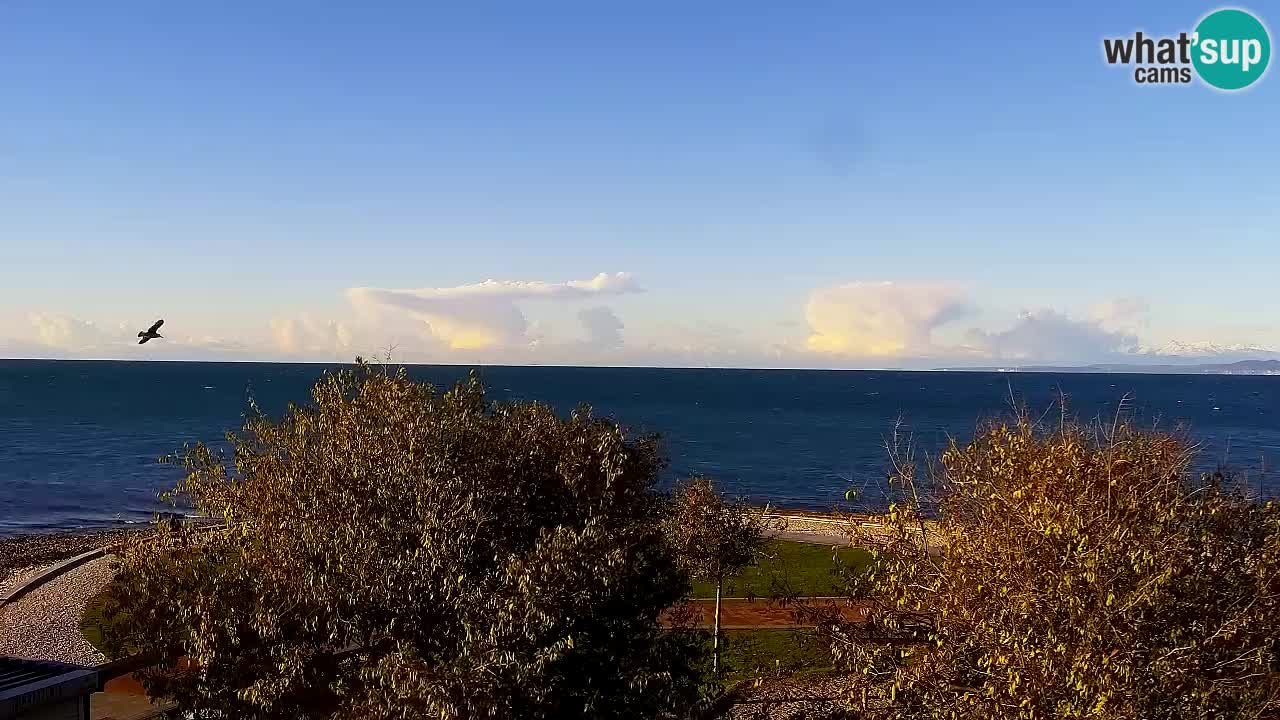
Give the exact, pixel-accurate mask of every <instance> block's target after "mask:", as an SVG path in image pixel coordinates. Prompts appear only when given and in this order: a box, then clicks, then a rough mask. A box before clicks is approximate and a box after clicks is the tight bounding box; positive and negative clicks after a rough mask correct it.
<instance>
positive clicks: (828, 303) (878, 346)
mask: <svg viewBox="0 0 1280 720" xmlns="http://www.w3.org/2000/svg"><path fill="white" fill-rule="evenodd" d="M967 310H968V303H967V302H965V300H964V296H963V294H962V293H961V292H960V291H958V290H956V289H955V288H952V287H949V286H945V285H932V284H924V283H894V282H852V283H846V284H843V285H834V286H830V287H823V288H818V289H816V290H814V291H813V292H812V293H810V295H809V301H808V303H807V304H806V305H805V309H804V314H805V319H806V320H807V321H808V323H809V331H810V334H809V337H808V339H807V340H806V342H805V347H806V348H807V349H808V350H810V351H812V352H818V353H828V354H833V355H847V356H855V357H901V356H906V355H912V354H917V355H920V354H924V355H928V354H931V353H933V352H934V350H935V348H934V346H933V338H932V334H933V331H934V330H935V329H937V328H938V327H939V326H941V325H943V324H945V323H947V322H949V321H951V320H953V319H955V318H957V317H960V316H962V315H963V314H964V313H965V312H966V311H967Z"/></svg>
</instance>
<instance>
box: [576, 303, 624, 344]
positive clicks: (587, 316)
mask: <svg viewBox="0 0 1280 720" xmlns="http://www.w3.org/2000/svg"><path fill="white" fill-rule="evenodd" d="M578 321H579V322H581V323H582V328H583V329H584V330H586V332H587V343H588V344H589V345H591V346H592V347H596V348H600V349H616V348H620V347H622V328H623V325H622V320H620V319H618V316H617V315H615V314H614V313H613V311H612V310H610V309H609V308H607V307H590V308H583V309H582V310H579V311H578Z"/></svg>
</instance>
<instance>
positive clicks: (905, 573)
mask: <svg viewBox="0 0 1280 720" xmlns="http://www.w3.org/2000/svg"><path fill="white" fill-rule="evenodd" d="M1193 456H1194V448H1193V447H1192V446H1191V445H1190V444H1189V443H1188V442H1187V441H1186V440H1185V439H1183V438H1181V437H1179V436H1177V435H1172V434H1161V433H1155V432H1145V431H1138V430H1135V429H1133V428H1131V427H1125V426H1116V427H1112V428H1108V429H1106V430H1103V429H1090V428H1085V427H1080V426H1076V425H1067V426H1065V427H1061V428H1059V429H1057V430H1053V431H1041V430H1038V429H1037V428H1036V427H1035V426H1034V425H1033V424H1032V423H1030V422H1028V421H1026V420H1021V421H1018V422H1012V423H1007V424H999V425H996V426H993V427H991V428H990V429H988V430H986V431H984V432H981V433H980V434H979V435H978V437H977V438H976V439H975V440H973V441H972V442H971V443H969V444H967V445H963V446H962V445H959V444H954V443H953V444H952V446H951V447H950V449H949V450H948V451H947V452H946V453H945V454H944V455H943V457H942V462H941V467H940V468H939V469H938V471H937V472H936V473H935V474H934V477H933V483H932V484H931V487H932V490H933V491H936V493H937V495H936V501H937V505H936V506H930V508H926V507H925V503H924V501H923V500H922V498H923V497H925V495H923V494H921V493H920V492H918V491H919V490H920V489H921V487H923V486H925V485H929V483H927V482H926V481H927V480H928V478H920V479H917V478H916V477H915V469H914V468H913V467H912V466H910V465H907V466H900V467H899V472H898V474H897V475H896V476H895V477H894V481H895V482H896V483H898V487H899V489H905V490H906V492H902V493H900V496H901V497H900V498H899V500H898V502H896V503H895V504H893V505H891V506H890V507H889V508H888V511H887V512H883V513H882V514H880V515H879V516H878V518H877V520H878V521H879V522H880V523H882V524H883V528H879V529H870V530H868V531H867V532H866V533H865V536H863V537H860V538H859V540H860V541H861V542H864V543H866V544H868V545H871V546H873V547H875V548H876V553H875V561H874V562H873V564H872V569H871V571H870V572H868V573H865V574H863V575H860V576H858V577H857V578H855V580H854V582H853V585H852V588H851V596H852V599H853V601H854V602H857V603H860V604H864V605H866V606H867V607H868V608H869V615H868V618H869V624H868V625H864V626H852V625H846V626H842V627H837V628H835V636H834V637H835V642H834V649H835V651H836V655H837V657H838V658H839V659H840V660H842V661H843V662H845V663H846V664H847V665H848V666H849V667H850V668H851V669H852V670H854V671H855V673H856V674H855V676H854V677H855V680H854V684H853V687H852V688H851V699H852V700H853V701H854V704H855V705H856V706H857V707H859V708H861V709H862V716H864V717H869V718H903V719H905V718H992V717H998V718H1084V717H1089V718H1102V719H1111V718H1115V719H1119V718H1143V719H1150V718H1168V719H1169V720H1173V719H1174V718H1256V717H1264V718H1265V717H1280V507H1278V506H1277V504H1276V503H1274V502H1260V501H1258V500H1256V499H1250V498H1247V497H1245V496H1244V495H1243V494H1242V493H1241V492H1240V491H1239V490H1238V489H1237V488H1236V487H1235V486H1234V485H1233V484H1232V483H1231V482H1230V481H1229V479H1228V478H1227V477H1225V476H1223V475H1222V474H1208V475H1203V474H1201V475H1197V474H1195V473H1193V472H1191V469H1190V468H1191V462H1192V458H1193ZM913 489H915V490H916V491H917V492H912V490H913ZM926 509H934V510H936V518H934V519H931V520H929V521H927V522H926V521H924V518H923V515H924V513H925V511H926ZM860 527H867V526H860ZM922 534H923V535H924V536H925V539H926V540H927V543H928V546H929V547H932V548H933V549H934V551H933V552H932V553H930V552H927V551H926V544H925V543H922V542H921V539H922V538H921V536H922ZM886 639H888V640H896V642H888V643H886V642H885V640H886Z"/></svg>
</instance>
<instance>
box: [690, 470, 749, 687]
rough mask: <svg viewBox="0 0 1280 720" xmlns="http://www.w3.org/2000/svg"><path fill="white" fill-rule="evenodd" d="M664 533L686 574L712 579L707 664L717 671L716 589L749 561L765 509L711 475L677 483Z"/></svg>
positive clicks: (721, 586)
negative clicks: (723, 489) (719, 486)
mask: <svg viewBox="0 0 1280 720" xmlns="http://www.w3.org/2000/svg"><path fill="white" fill-rule="evenodd" d="M667 527H668V536H669V537H670V538H671V544H672V545H673V547H675V549H676V555H677V557H679V558H680V560H681V562H682V563H683V565H684V567H685V568H686V569H687V570H688V571H689V574H690V575H691V576H692V577H694V578H696V579H707V580H711V581H714V582H715V584H716V609H715V623H714V628H713V630H712V632H713V635H712V654H711V658H712V660H711V667H712V670H713V672H716V673H718V672H719V671H720V594H721V591H722V590H723V588H724V581H725V580H726V579H727V578H729V577H731V576H732V575H734V574H735V573H737V572H738V571H739V570H741V569H742V568H743V567H746V566H747V565H750V564H751V563H752V562H753V561H754V560H755V558H756V554H757V553H758V552H759V551H760V547H761V545H762V544H763V543H764V539H765V536H764V513H759V512H754V511H752V509H751V508H750V507H749V506H748V505H747V504H746V502H745V501H743V500H740V499H733V498H727V497H725V496H724V495H722V494H720V493H719V492H718V491H717V490H716V488H715V484H714V483H713V482H712V480H711V479H710V478H706V477H694V478H691V479H688V480H685V481H683V482H680V483H677V484H676V487H675V489H674V491H673V492H672V499H671V512H670V515H669V517H668V518H667Z"/></svg>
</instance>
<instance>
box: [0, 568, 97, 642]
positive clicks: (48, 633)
mask: <svg viewBox="0 0 1280 720" xmlns="http://www.w3.org/2000/svg"><path fill="white" fill-rule="evenodd" d="M111 560H112V558H111V557H110V556H107V557H101V558H97V559H96V560H91V561H89V562H87V563H85V564H83V565H80V566H78V567H75V568H73V569H71V570H69V571H67V572H66V573H63V574H62V575H59V576H58V577H55V578H53V579H52V580H49V581H48V582H46V583H45V584H43V585H41V586H40V587H37V588H35V589H34V590H32V591H31V592H29V593H27V594H26V595H23V596H22V597H20V598H18V599H17V600H15V601H14V602H12V603H10V604H9V605H6V606H4V607H3V608H0V655H9V656H13V657H22V658H33V659H38V660H56V661H59V662H65V663H72V664H75V665H84V666H89V665H98V664H100V663H102V662H105V661H106V658H105V657H104V656H103V655H102V653H100V652H98V651H97V650H96V649H95V648H94V647H93V646H92V645H90V644H89V641H88V640H85V639H84V635H83V634H82V633H81V632H80V617H81V615H82V614H83V612H84V606H85V604H86V603H88V602H89V599H90V598H92V597H93V596H94V595H96V594H97V593H98V592H99V591H100V590H102V588H104V587H105V586H106V584H107V583H108V582H110V581H111V575H112V572H111Z"/></svg>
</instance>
